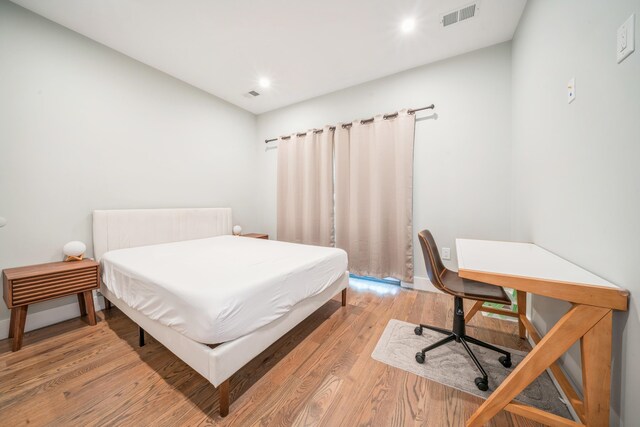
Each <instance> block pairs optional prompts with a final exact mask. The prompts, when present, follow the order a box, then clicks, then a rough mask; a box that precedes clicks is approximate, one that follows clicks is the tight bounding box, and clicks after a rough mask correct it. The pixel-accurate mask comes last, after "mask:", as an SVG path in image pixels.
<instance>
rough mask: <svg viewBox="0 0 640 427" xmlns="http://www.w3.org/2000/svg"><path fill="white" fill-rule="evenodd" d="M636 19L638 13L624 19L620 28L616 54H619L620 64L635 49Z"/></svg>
mask: <svg viewBox="0 0 640 427" xmlns="http://www.w3.org/2000/svg"><path fill="white" fill-rule="evenodd" d="M635 21H636V14H635V13H633V14H631V16H630V17H629V18H628V19H627V20H626V21H624V24H622V25H620V27H619V28H618V34H617V37H616V39H617V42H616V55H617V56H618V64H619V63H621V62H622V61H623V60H624V59H625V58H626V57H627V56H629V55H631V53H632V52H633V51H634V50H635V40H636V34H635Z"/></svg>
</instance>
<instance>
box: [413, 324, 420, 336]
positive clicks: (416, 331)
mask: <svg viewBox="0 0 640 427" xmlns="http://www.w3.org/2000/svg"><path fill="white" fill-rule="evenodd" d="M413 332H414V333H415V334H416V335H422V326H416V328H415V329H414V330H413Z"/></svg>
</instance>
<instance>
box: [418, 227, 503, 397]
mask: <svg viewBox="0 0 640 427" xmlns="http://www.w3.org/2000/svg"><path fill="white" fill-rule="evenodd" d="M418 237H419V239H420V246H422V254H423V256H424V262H425V264H426V267H427V273H428V275H429V279H430V280H431V283H433V285H434V286H435V287H436V288H438V289H439V290H441V291H442V292H444V293H447V294H450V295H453V296H454V309H453V310H454V316H453V329H452V330H451V331H449V330H446V329H442V328H437V327H435V326H430V325H422V324H420V325H419V326H416V328H415V330H414V332H415V334H416V335H422V329H423V328H426V329H430V330H432V331H436V332H439V333H441V334H444V335H446V337H445V338H443V339H441V340H440V341H438V342H436V343H434V344H431V345H430V346H428V347H425V348H423V349H422V350H421V351H419V352H417V353H416V361H417V362H418V363H424V361H425V353H427V352H428V351H431V350H433V349H435V348H438V347H440V346H441V345H443V344H447V343H449V342H451V341H455V342H457V343H461V344H462V346H463V347H464V349H465V350H466V351H467V353H469V357H471V360H473V363H475V365H476V367H477V368H478V370H479V371H480V373H481V374H482V377H477V378H476V379H475V384H476V387H478V388H479V389H480V390H482V391H485V390H487V389H488V388H489V382H488V376H487V372H486V371H485V370H484V368H483V367H482V365H481V364H480V361H479V360H478V358H477V357H476V356H475V354H473V351H471V348H469V343H471V344H475V345H479V346H480V347H484V348H488V349H489V350H493V351H496V352H498V353H501V354H503V356H500V357H499V358H498V360H499V361H500V363H501V364H502V365H503V366H504V367H505V368H509V367H511V354H510V353H509V352H508V351H505V350H503V349H501V348H498V347H495V346H493V345H491V344H487V343H486V342H483V341H480V340H478V339H475V338H473V337H470V336H468V335H467V334H466V333H465V323H464V309H463V305H462V299H463V298H467V299H472V300H476V301H490V302H496V303H501V304H509V305H510V304H511V300H510V299H509V297H508V296H507V294H506V292H505V291H504V289H502V287H501V286H494V285H490V284H488V283H481V282H475V281H473V280H467V279H463V278H461V277H460V276H458V273H456V272H453V271H451V270H447V269H446V268H445V266H444V264H443V263H442V260H441V259H440V255H439V254H438V247H437V245H436V242H435V240H434V239H433V236H432V235H431V232H430V231H429V230H422V231H421V232H419V233H418Z"/></svg>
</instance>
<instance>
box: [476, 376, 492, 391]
mask: <svg viewBox="0 0 640 427" xmlns="http://www.w3.org/2000/svg"><path fill="white" fill-rule="evenodd" d="M475 383H476V387H478V388H479V389H480V390H482V391H487V390H489V382H488V381H487V379H486V378H482V377H478V378H476V380H475Z"/></svg>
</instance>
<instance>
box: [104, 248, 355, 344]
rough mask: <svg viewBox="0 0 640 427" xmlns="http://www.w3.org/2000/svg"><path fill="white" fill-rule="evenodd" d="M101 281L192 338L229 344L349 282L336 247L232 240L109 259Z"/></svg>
mask: <svg viewBox="0 0 640 427" xmlns="http://www.w3.org/2000/svg"><path fill="white" fill-rule="evenodd" d="M101 264H102V280H103V283H104V285H105V286H106V287H107V288H108V289H109V291H111V292H112V293H113V294H114V295H115V296H117V297H118V298H119V299H121V300H122V301H124V302H125V303H126V304H127V305H128V306H130V307H132V308H134V309H136V310H138V311H140V312H141V313H142V314H144V315H146V316H147V317H149V318H151V319H153V320H157V321H158V322H160V323H161V324H163V325H166V326H169V327H171V328H173V329H175V330H176V331H178V332H180V333H182V334H183V335H185V336H187V337H188V338H190V339H192V340H194V341H197V342H201V343H205V344H214V343H221V342H226V341H231V340H234V339H236V338H239V337H241V336H244V335H246V334H248V333H250V332H253V331H254V330H256V329H258V328H260V327H262V326H264V325H266V324H268V323H270V322H272V321H274V320H276V319H278V318H279V317H281V316H283V315H284V314H286V313H288V312H289V311H290V310H291V309H292V307H293V306H294V305H295V304H297V303H298V302H300V301H302V300H304V299H305V298H309V297H312V296H315V295H317V294H319V293H321V292H322V291H324V290H325V289H327V288H328V287H329V286H330V285H331V284H332V283H334V282H335V281H336V280H338V279H340V278H341V277H342V276H344V274H345V271H346V270H347V254H346V253H345V252H344V251H343V250H341V249H336V248H325V247H318V246H308V245H298V244H293V243H285V242H277V241H273V240H263V239H252V238H246V237H235V236H219V237H212V238H207V239H198V240H189V241H184V242H176V243H166V244H160V245H152V246H142V247H137V248H128V249H119V250H115V251H109V252H107V253H105V254H104V255H103V257H102V260H101Z"/></svg>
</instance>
